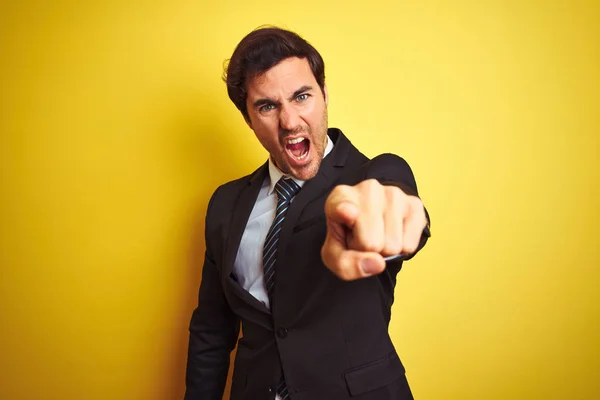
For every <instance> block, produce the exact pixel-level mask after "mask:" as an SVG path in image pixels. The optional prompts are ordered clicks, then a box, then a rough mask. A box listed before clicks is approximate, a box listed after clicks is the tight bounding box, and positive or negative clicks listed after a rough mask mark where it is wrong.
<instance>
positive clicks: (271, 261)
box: [263, 178, 300, 308]
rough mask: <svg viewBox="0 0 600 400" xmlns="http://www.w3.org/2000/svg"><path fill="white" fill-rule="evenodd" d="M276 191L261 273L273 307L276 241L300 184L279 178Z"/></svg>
mask: <svg viewBox="0 0 600 400" xmlns="http://www.w3.org/2000/svg"><path fill="white" fill-rule="evenodd" d="M275 191H276V192H277V208H276V210H275V218H274V219H273V223H272V224H271V228H269V232H268V233H267V237H266V239H265V244H264V247H263V273H264V279H265V287H266V289H267V294H268V295H269V301H270V302H271V308H273V291H274V289H275V261H276V259H277V243H278V242H279V234H280V233H281V228H282V227H283V220H284V219H285V215H286V214H287V210H288V208H289V207H290V202H291V201H292V199H293V198H294V196H296V194H297V193H298V192H299V191H300V186H298V184H297V183H296V182H294V180H293V179H291V178H281V179H280V180H279V181H277V183H276V184H275Z"/></svg>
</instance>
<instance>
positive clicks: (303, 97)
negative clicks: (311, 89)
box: [296, 93, 309, 101]
mask: <svg viewBox="0 0 600 400" xmlns="http://www.w3.org/2000/svg"><path fill="white" fill-rule="evenodd" d="M308 96H309V95H308V93H302V94H299V95H298V96H296V101H305V100H307V99H308Z"/></svg>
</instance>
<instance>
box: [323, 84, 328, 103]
mask: <svg viewBox="0 0 600 400" xmlns="http://www.w3.org/2000/svg"><path fill="white" fill-rule="evenodd" d="M323 96H324V97H325V105H326V106H327V105H329V93H327V84H326V83H324V84H323Z"/></svg>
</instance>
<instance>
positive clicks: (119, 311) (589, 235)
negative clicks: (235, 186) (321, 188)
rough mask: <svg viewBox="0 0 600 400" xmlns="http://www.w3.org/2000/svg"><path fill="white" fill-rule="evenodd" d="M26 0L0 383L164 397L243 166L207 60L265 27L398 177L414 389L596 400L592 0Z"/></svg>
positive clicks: (35, 392)
mask: <svg viewBox="0 0 600 400" xmlns="http://www.w3.org/2000/svg"><path fill="white" fill-rule="evenodd" d="M48 3H50V2H41V1H40V2H33V1H12V2H10V1H8V2H7V1H3V2H2V3H1V5H0V60H1V62H0V93H1V94H0V135H1V136H0V166H1V171H0V173H1V175H0V179H1V193H0V194H1V214H0V218H1V219H0V222H1V228H0V235H1V236H0V266H1V270H0V274H1V275H0V307H1V308H0V311H1V314H0V317H1V327H0V372H1V376H0V378H1V382H0V398H1V399H6V400H30V399H32V400H33V399H44V400H46V399H48V400H55V399H56V400H71V399H73V400H74V399H78V400H79V399H85V400H96V399H98V400H100V399H102V400H104V399H107V400H113V399H114V400H121V399H122V400H126V399H127V400H131V399H135V400H146V399H160V400H162V399H166V400H171V399H173V400H174V399H180V398H181V397H182V393H183V390H184V385H183V382H184V366H185V357H186V349H187V326H188V321H189V317H190V313H191V311H192V309H193V308H194V306H195V302H196V299H195V297H196V291H197V287H198V283H199V281H200V265H201V261H202V252H203V217H204V212H205V209H206V205H207V202H208V199H209V196H210V194H211V193H212V191H213V190H214V188H215V187H216V186H217V185H218V184H220V183H222V182H224V181H227V180H230V179H233V178H236V177H239V176H241V175H243V174H246V173H249V172H250V171H252V170H254V168H256V166H258V165H259V164H260V163H261V162H263V161H264V160H265V158H266V154H265V152H264V151H263V150H262V148H260V147H259V144H258V142H257V141H256V140H255V138H254V137H253V135H252V132H251V131H250V130H249V129H248V128H247V127H246V126H245V124H244V122H243V119H242V117H241V116H240V115H239V113H238V112H237V110H236V109H235V108H234V106H233V105H232V104H231V103H230V102H229V100H228V98H227V95H226V91H225V86H224V84H223V83H222V82H221V81H220V75H221V72H222V63H223V61H224V60H225V59H226V58H228V57H229V56H230V55H231V52H232V51H233V48H234V46H235V45H236V44H237V42H238V41H239V40H240V39H241V38H242V37H243V35H245V34H246V33H248V32H249V31H250V30H252V29H254V28H255V27H257V26H259V25H262V24H265V23H272V24H278V25H281V26H284V27H287V28H290V29H292V30H297V31H298V32H300V33H301V34H302V35H303V36H304V37H305V38H307V39H308V40H309V41H311V42H312V43H313V44H314V45H315V47H317V49H319V51H320V52H321V53H322V54H323V56H324V58H325V61H326V75H327V83H328V86H329V94H330V125H331V126H336V127H340V128H342V129H343V130H344V132H345V133H346V134H347V135H348V136H349V137H350V139H351V140H352V141H353V142H354V144H355V145H357V147H359V148H360V149H362V150H363V151H364V152H365V153H366V154H368V155H370V156H374V155H377V154H378V153H381V152H394V153H397V154H400V155H401V156H403V157H404V158H406V159H407V161H408V162H409V163H410V164H411V166H412V167H413V170H414V173H415V175H416V177H417V181H418V183H419V187H420V191H421V195H422V198H423V199H424V201H425V203H426V205H427V207H428V209H429V210H430V212H431V215H432V222H433V225H432V230H433V238H432V240H431V241H430V243H429V244H428V246H427V247H426V249H425V250H424V251H423V252H422V253H421V254H420V255H419V256H418V257H417V258H415V259H414V260H413V261H411V262H410V263H408V264H407V265H406V266H405V269H404V270H403V271H402V272H401V274H400V275H399V281H398V286H397V289H396V293H397V298H396V304H395V306H394V317H393V320H392V323H391V333H392V336H393V339H394V342H395V344H396V346H397V348H398V351H399V353H400V355H401V358H402V360H403V361H404V363H405V365H406V367H407V370H408V378H409V381H410V382H411V385H412V388H413V391H414V394H415V396H416V398H417V399H419V400H428V399H430V400H441V399H444V400H445V399H450V400H451V399H460V400H467V399H473V400H479V399H482V400H486V399H599V398H600V373H599V370H600V350H599V336H600V332H599V322H600V321H599V315H600V295H599V283H600V282H599V278H600V273H599V267H600V251H599V246H598V238H599V236H600V228H599V224H600V218H599V205H600V201H599V200H598V199H599V195H600V185H599V182H600V161H599V156H600V154H599V149H600V138H599V136H600V121H599V119H600V118H599V109H600V107H599V104H600V102H599V99H598V96H599V93H600V79H599V75H600V74H599V72H598V71H599V70H600V45H599V39H600V29H599V25H600V24H599V23H598V21H599V20H600V12H599V10H600V7H599V5H598V4H594V3H593V2H592V1H589V2H586V1H534V2H531V1H530V2H519V1H480V2H476V1H461V2H446V1H432V0H428V1H405V2H396V1H390V2H386V1H382V0H373V1H366V2H362V1H339V2H322V1H320V0H305V1H296V2H250V1H245V2H243V1H232V0H230V1H211V2H208V1H206V2H202V1H196V2H189V3H180V2H178V3H175V2H162V3H159V2H142V1H139V2H135V1H127V2H117V1H113V2H96V3H92V2H87V3H86V2H62V1H61V2H53V3H54V4H48Z"/></svg>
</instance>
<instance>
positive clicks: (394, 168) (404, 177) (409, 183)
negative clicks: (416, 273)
mask: <svg viewBox="0 0 600 400" xmlns="http://www.w3.org/2000/svg"><path fill="white" fill-rule="evenodd" d="M370 164H371V168H369V173H368V175H369V176H368V177H369V178H375V179H377V180H379V181H380V182H381V183H382V184H383V185H391V186H397V187H399V188H400V189H402V191H403V192H404V193H406V194H408V195H410V196H417V197H419V191H418V190H417V182H416V181H415V177H414V175H413V172H412V170H411V168H410V166H409V165H408V163H407V162H406V161H405V160H404V159H403V158H401V157H398V156H397V155H395V154H382V155H380V156H378V157H375V158H374V159H373V160H371V161H370ZM425 217H426V218H427V225H426V226H425V228H424V229H423V233H422V234H421V239H420V241H419V246H418V247H417V250H416V251H415V252H414V253H413V254H411V255H409V256H408V257H404V258H403V260H404V261H407V260H410V259H411V258H412V257H414V255H415V254H417V253H418V252H419V250H421V249H422V248H423V247H424V246H425V243H427V239H429V237H430V236H431V230H430V226H431V219H430V217H429V212H428V211H427V209H425Z"/></svg>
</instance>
